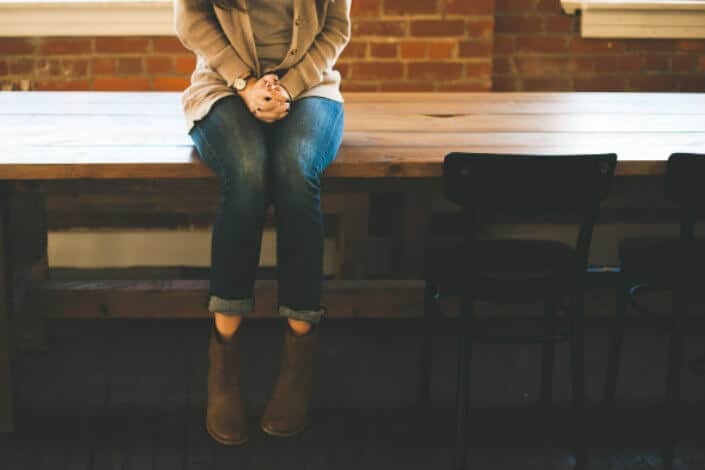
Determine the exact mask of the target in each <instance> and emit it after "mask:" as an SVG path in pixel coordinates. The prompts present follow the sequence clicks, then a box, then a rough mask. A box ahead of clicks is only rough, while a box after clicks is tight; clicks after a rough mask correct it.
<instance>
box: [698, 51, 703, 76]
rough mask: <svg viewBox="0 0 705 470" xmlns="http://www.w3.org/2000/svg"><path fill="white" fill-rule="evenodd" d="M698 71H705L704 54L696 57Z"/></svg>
mask: <svg viewBox="0 0 705 470" xmlns="http://www.w3.org/2000/svg"><path fill="white" fill-rule="evenodd" d="M698 71H699V72H705V56H702V55H701V56H700V58H699V59H698Z"/></svg>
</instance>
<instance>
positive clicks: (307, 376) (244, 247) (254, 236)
mask: <svg viewBox="0 0 705 470" xmlns="http://www.w3.org/2000/svg"><path fill="white" fill-rule="evenodd" d="M246 4H247V5H246ZM174 26H175V28H176V33H177V37H178V38H179V40H180V41H181V42H182V43H183V45H184V46H185V47H186V48H188V49H190V50H191V51H193V52H194V53H195V55H196V58H197V61H196V68H195V70H194V71H193V73H192V75H191V84H190V86H189V87H188V88H187V89H186V90H185V91H184V92H183V95H182V104H183V108H184V115H185V118H186V123H187V127H188V134H189V136H190V137H191V138H192V140H193V142H194V144H195V146H196V148H197V150H198V153H199V155H200V158H201V160H202V161H203V163H204V164H206V165H207V166H208V167H209V168H211V169H212V170H213V171H214V172H215V174H216V175H217V178H218V182H219V187H220V203H219V206H218V208H217V213H216V218H215V222H214V225H213V236H212V247H211V270H210V288H209V299H208V310H209V311H210V312H212V313H213V315H214V322H213V326H212V328H211V334H210V343H209V368H208V374H207V375H208V380H207V385H208V394H207V410H206V428H207V430H208V433H209V434H210V435H211V437H213V438H214V439H215V440H216V441H218V442H220V443H222V444H226V445H240V444H243V443H245V442H246V441H247V439H248V432H247V429H246V424H247V419H246V409H245V405H244V402H243V399H242V396H241V392H240V379H239V376H240V357H239V356H240V352H239V343H240V338H239V337H240V335H241V333H240V334H238V333H237V332H238V330H239V326H240V322H241V319H242V317H243V316H244V315H248V314H251V313H253V311H254V298H253V294H254V283H255V274H256V271H257V266H258V262H259V258H260V244H261V239H262V228H263V220H264V215H265V211H266V208H267V207H268V205H269V203H270V202H272V203H273V205H274V208H275V220H276V227H277V276H278V299H277V304H278V313H279V314H280V315H282V316H284V317H286V319H287V327H286V329H285V330H286V331H285V334H284V349H283V355H282V359H281V367H280V370H279V376H278V378H277V380H276V383H275V385H274V388H273V391H272V394H271V396H270V398H269V400H268V402H267V405H266V407H265V410H264V415H263V416H262V419H261V422H260V426H261V428H262V430H263V431H264V432H266V433H268V434H270V435H274V436H292V435H295V434H298V433H300V432H301V431H303V429H304V427H305V426H306V424H307V422H308V419H309V402H310V398H311V391H312V390H311V388H312V361H313V346H314V340H315V337H316V335H317V331H318V323H319V322H320V320H321V317H322V315H323V314H324V312H325V310H326V308H325V306H323V305H321V303H320V302H321V285H322V278H323V272H322V271H323V237H324V232H323V219H322V214H321V208H320V176H321V174H322V173H323V171H324V170H325V169H326V168H327V166H328V165H329V164H330V163H331V162H332V161H333V160H334V159H335V157H336V155H337V152H338V149H339V147H340V144H341V141H342V136H343V124H344V115H343V97H342V95H341V93H340V81H341V76H340V72H338V71H337V70H334V69H333V65H334V64H335V63H336V61H337V59H338V57H339V56H340V54H341V53H342V51H343V49H344V48H345V46H346V45H347V43H348V42H349V39H350V31H351V28H350V0H268V1H265V0H247V1H246V0H210V1H209V0H175V3H174Z"/></svg>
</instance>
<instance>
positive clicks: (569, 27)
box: [544, 15, 578, 33]
mask: <svg viewBox="0 0 705 470" xmlns="http://www.w3.org/2000/svg"><path fill="white" fill-rule="evenodd" d="M577 24H578V22H577V21H575V17H573V16H568V15H557V16H547V17H545V18H544V29H545V30H546V32H547V33H573V32H575V31H576V25H577Z"/></svg>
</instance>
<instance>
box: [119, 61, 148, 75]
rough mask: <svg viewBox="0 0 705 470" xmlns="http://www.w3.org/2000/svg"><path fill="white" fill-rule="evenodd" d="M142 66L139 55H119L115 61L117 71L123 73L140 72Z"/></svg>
mask: <svg viewBox="0 0 705 470" xmlns="http://www.w3.org/2000/svg"><path fill="white" fill-rule="evenodd" d="M143 70H144V68H143V67H142V58H141V57H119V58H118V61H117V71H118V73H125V74H138V73H142V71H143Z"/></svg>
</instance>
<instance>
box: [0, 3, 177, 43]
mask: <svg viewBox="0 0 705 470" xmlns="http://www.w3.org/2000/svg"><path fill="white" fill-rule="evenodd" d="M173 8H174V7H173V3H172V0H141V1H139V0H103V1H97V0H0V37H3V36H4V37H9V36H143V35H146V36H165V35H174V34H175V31H174V26H173V22H174V20H173V15H174V12H173Z"/></svg>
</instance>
